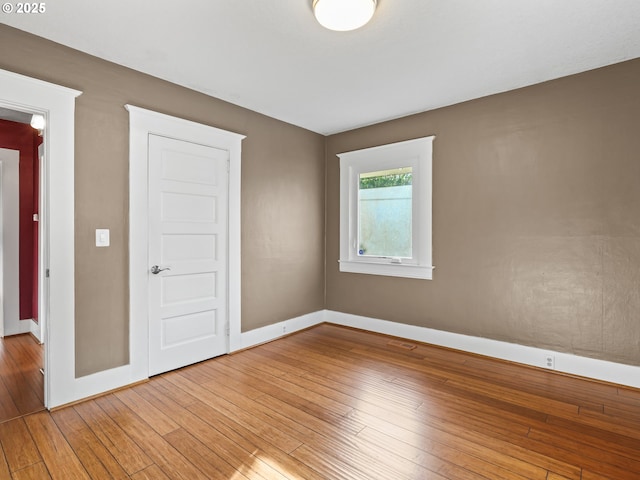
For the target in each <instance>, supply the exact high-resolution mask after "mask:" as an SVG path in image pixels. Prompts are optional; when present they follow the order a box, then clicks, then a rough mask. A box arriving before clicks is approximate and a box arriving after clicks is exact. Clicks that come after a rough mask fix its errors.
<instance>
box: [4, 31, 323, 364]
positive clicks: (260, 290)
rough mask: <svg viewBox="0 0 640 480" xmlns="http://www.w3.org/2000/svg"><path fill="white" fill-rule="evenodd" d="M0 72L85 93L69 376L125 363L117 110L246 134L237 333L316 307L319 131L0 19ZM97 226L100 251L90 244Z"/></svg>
mask: <svg viewBox="0 0 640 480" xmlns="http://www.w3.org/2000/svg"><path fill="white" fill-rule="evenodd" d="M0 45H2V56H0V68H2V69H5V70H9V71H14V72H17V73H20V74H23V75H28V76H31V77H34V78H39V79H42V80H45V81H49V82H52V83H57V84H60V85H64V86H67V87H71V88H75V89H78V90H81V91H83V92H84V93H83V94H82V95H81V96H80V97H79V98H78V100H77V103H76V105H77V108H76V153H75V161H76V168H75V174H76V178H75V195H76V201H75V205H76V211H75V216H76V235H75V241H76V253H75V268H76V275H75V281H76V292H75V293H76V319H75V325H76V328H75V331H76V374H77V375H78V376H83V375H87V374H90V373H94V372H97V371H101V370H104V369H108V368H111V367H116V366H119V365H123V364H126V363H127V362H128V355H129V350H128V339H129V328H128V325H129V319H128V308H129V307H128V273H127V269H128V266H127V265H128V248H127V242H128V148H129V147H128V128H129V126H128V125H129V124H128V113H127V112H126V110H125V109H124V107H123V106H124V105H125V104H127V103H131V104H133V105H136V106H140V107H144V108H148V109H151V110H156V111H159V112H162V113H167V114H170V115H174V116H178V117H182V118H186V119H189V120H193V121H197V122H201V123H204V124H207V125H213V126H215V127H219V128H223V129H227V130H231V131H234V132H238V133H241V134H244V135H246V136H247V138H246V139H245V140H244V141H243V147H242V148H243V152H242V329H243V331H246V330H251V329H254V328H257V327H260V326H263V325H268V324H271V323H274V322H276V321H280V320H285V319H288V318H292V317H295V316H297V315H301V314H305V313H309V312H313V311H317V310H320V309H322V308H323V306H324V286H323V282H324V252H323V249H324V175H325V172H324V161H325V157H324V138H323V137H322V136H320V135H317V134H315V133H312V132H309V131H307V130H303V129H301V128H298V127H294V126H291V125H289V124H286V123H283V122H280V121H277V120H274V119H271V118H268V117H265V116H263V115H260V114H258V113H255V112H252V111H249V110H246V109H243V108H240V107H237V106H234V105H231V104H229V103H225V102H223V101H220V100H217V99H214V98H211V97H208V96H205V95H202V94H199V93H196V92H194V91H191V90H188V89H185V88H181V87H178V86H176V85H173V84H170V83H167V82H164V81H161V80H158V79H155V78H152V77H150V76H146V75H143V74H141V73H138V72H134V71H132V70H129V69H126V68H123V67H120V66H117V65H114V64H111V63H108V62H105V61H103V60H100V59H97V58H95V57H91V56H88V55H85V54H82V53H79V52H77V51H74V50H71V49H68V48H66V47H63V46H60V45H57V44H55V43H52V42H49V41H46V40H43V39H41V38H38V37H35V36H32V35H29V34H26V33H24V32H20V31H18V30H15V29H12V28H9V27H7V26H6V25H0ZM96 228H110V229H111V245H112V246H111V247H109V248H96V247H95V246H94V245H95V244H94V242H95V234H94V230H95V229H96Z"/></svg>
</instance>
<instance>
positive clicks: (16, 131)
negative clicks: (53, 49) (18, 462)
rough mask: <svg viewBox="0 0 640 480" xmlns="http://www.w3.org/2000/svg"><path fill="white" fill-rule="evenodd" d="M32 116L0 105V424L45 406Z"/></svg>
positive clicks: (41, 245) (40, 152)
mask: <svg viewBox="0 0 640 480" xmlns="http://www.w3.org/2000/svg"><path fill="white" fill-rule="evenodd" d="M32 118H33V112H26V111H20V110H14V109H9V108H4V107H3V108H0V226H1V230H0V232H1V233H0V267H1V268H0V271H1V274H0V337H1V338H0V405H2V408H0V422H3V421H6V420H9V419H11V418H15V417H18V416H22V415H25V414H28V413H33V412H35V411H38V410H42V409H44V408H45V396H44V395H45V394H44V390H45V388H44V371H45V369H44V348H45V346H44V338H45V336H44V326H45V323H46V317H47V311H48V309H47V305H46V298H47V297H46V296H45V295H43V291H44V288H46V283H45V281H44V274H45V269H44V265H45V264H46V256H47V253H46V252H47V249H46V246H47V242H46V237H45V235H44V234H45V232H46V224H44V222H43V220H45V217H46V215H44V212H46V205H45V201H46V194H45V192H44V188H43V182H41V180H40V179H41V178H42V176H43V173H44V168H45V166H46V164H45V158H44V151H45V149H44V141H45V138H44V129H43V128H42V126H40V128H34V127H32V126H31V122H32ZM43 224H44V225H43ZM43 226H44V228H43Z"/></svg>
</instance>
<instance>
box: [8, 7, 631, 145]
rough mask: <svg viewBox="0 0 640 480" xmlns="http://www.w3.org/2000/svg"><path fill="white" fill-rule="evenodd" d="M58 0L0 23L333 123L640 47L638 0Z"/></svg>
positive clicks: (275, 111) (545, 74)
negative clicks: (327, 25) (362, 16)
mask: <svg viewBox="0 0 640 480" xmlns="http://www.w3.org/2000/svg"><path fill="white" fill-rule="evenodd" d="M311 3H312V0H191V1H188V2H187V1H178V0H134V1H132V0H106V1H87V0H55V1H51V2H46V8H47V11H46V12H45V13H43V14H31V15H18V14H15V13H13V14H0V18H1V19H2V21H3V22H4V23H6V24H8V25H11V26H14V27H17V28H20V29H22V30H26V31H28V32H32V33H35V34H36V35H40V36H42V37H45V38H48V39H51V40H54V41H56V42H59V43H62V44H64V45H68V46H70V47H73V48H76V49H78V50H82V51H84V52H87V53H90V54H92V55H96V56H98V57H102V58H104V59H107V60H110V61H112V62H115V63H118V64H121V65H125V66H127V67H131V68H133V69H136V70H139V71H142V72H145V73H148V74H151V75H154V76H156V77H160V78H163V79H166V80H169V81H171V82H174V83H177V84H180V85H184V86H186V87H189V88H192V89H194V90H198V91H201V92H204V93H207V94H209V95H212V96H214V97H218V98H221V99H223V100H227V101H229V102H232V103H235V104H237V105H241V106H243V107H247V108H249V109H251V110H255V111H257V112H261V113H264V114H266V115H269V116H271V117H275V118H278V119H280V120H284V121H286V122H289V123H292V124H295V125H299V126H301V127H304V128H307V129H309V130H312V131H315V132H318V133H322V134H331V133H336V132H340V131H344V130H349V129H353V128H356V127H360V126H364V125H369V124H373V123H377V122H380V121H383V120H388V119H392V118H397V117H401V116H405V115H407V114H410V113H416V112H421V111H425V110H430V109H434V108H438V107H442V106H445V105H451V104H454V103H459V102H462V101H465V100H470V99H473V98H478V97H483V96H486V95H490V94H493V93H498V92H503V91H506V90H512V89H514V88H518V87H523V86H526V85H531V84H534V83H539V82H542V81H545V80H550V79H553V78H558V77H562V76H566V75H570V74H573V73H577V72H581V71H585V70H590V69H593V68H597V67H600V66H604V65H609V64H612V63H617V62H621V61H624V60H628V59H632V58H637V57H640V0H439V1H436V0H378V9H377V11H376V14H375V16H374V18H373V20H372V21H371V22H370V23H369V24H368V25H366V26H365V27H364V28H362V29H360V30H356V31H353V32H332V31H329V30H325V29H323V28H322V27H321V26H319V25H318V24H317V23H316V21H315V19H314V17H313V12H312V10H311Z"/></svg>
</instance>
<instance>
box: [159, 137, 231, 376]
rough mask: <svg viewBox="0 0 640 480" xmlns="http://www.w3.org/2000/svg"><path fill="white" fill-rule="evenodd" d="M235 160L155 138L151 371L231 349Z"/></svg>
mask: <svg viewBox="0 0 640 480" xmlns="http://www.w3.org/2000/svg"><path fill="white" fill-rule="evenodd" d="M228 158H229V155H228V152H227V151H226V150H221V149H216V148H213V147H208V146H203V145H198V144H194V143H190V142H186V141H182V140H175V139H170V138H166V137H161V136H156V135H149V269H150V271H149V317H150V318H149V374H150V375H155V374H158V373H162V372H165V371H168V370H173V369H176V368H179V367H182V366H185V365H189V364H191V363H195V362H199V361H202V360H206V359H208V358H212V357H215V356H217V355H221V354H223V353H226V351H227V348H228V347H227V335H226V325H227V302H228V300H227V278H228V276H227V238H228V225H227V217H228V170H227V165H228ZM153 265H158V267H159V268H161V269H163V268H167V269H166V270H163V271H161V272H159V273H158V274H153V273H152V272H151V267H152V266H153Z"/></svg>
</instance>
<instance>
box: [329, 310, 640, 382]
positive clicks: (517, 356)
mask: <svg viewBox="0 0 640 480" xmlns="http://www.w3.org/2000/svg"><path fill="white" fill-rule="evenodd" d="M324 317H325V321H326V322H327V323H333V324H336V325H342V326H345V327H353V328H359V329H361V330H367V331H370V332H375V333H382V334H385V335H392V336H394V337H400V338H405V339H407V340H415V341H417V342H423V343H429V344H432V345H438V346H441V347H448V348H453V349H456V350H462V351H465V352H470V353H476V354H479V355H484V356H487V357H493V358H498V359H501V360H507V361H510V362H515V363H522V364H524V365H531V366H534V367H541V368H545V365H544V359H545V356H547V355H553V356H554V357H555V369H549V370H555V371H558V372H563V373H568V374H571V375H578V376H581V377H586V378H592V379H595V380H602V381H605V382H610V383H615V384H618V385H626V386H629V387H634V388H640V367H637V366H633V365H625V364H622V363H614V362H608V361H605V360H597V359H595V358H588V357H581V356H578V355H571V354H568V353H562V352H554V351H551V350H544V349H541V348H535V347H527V346H524V345H517V344H514V343H508V342H501V341H497V340H491V339H488V338H481V337H473V336H470V335H461V334H459V333H451V332H444V331H441V330H434V329H431V328H425V327H417V326H414V325H406V324H403V323H396V322H390V321H387V320H380V319H376V318H370V317H363V316H360V315H352V314H348V313H341V312H334V311H332V310H325V313H324Z"/></svg>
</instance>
